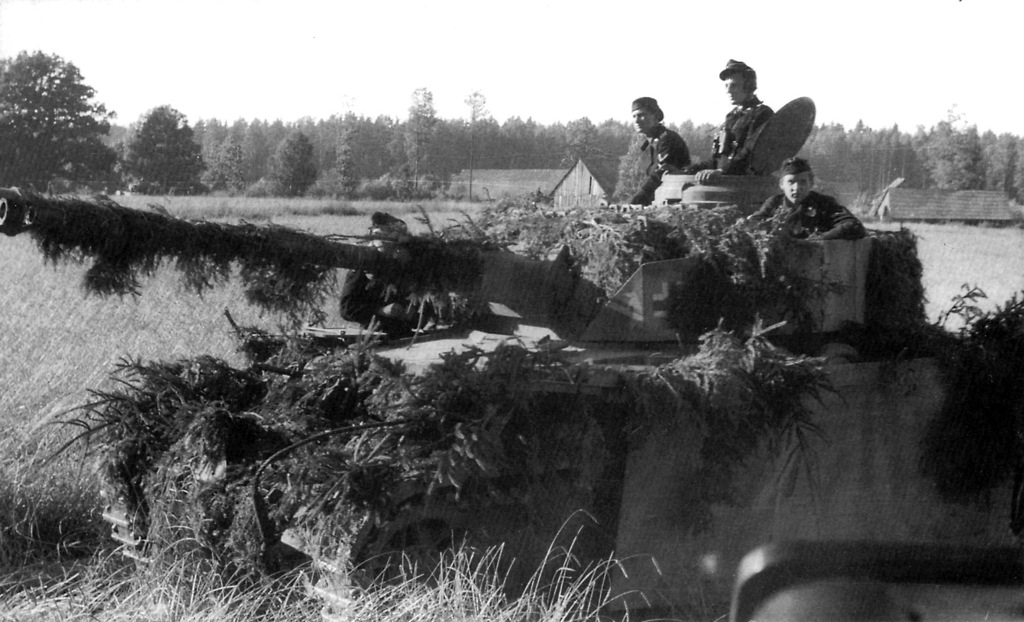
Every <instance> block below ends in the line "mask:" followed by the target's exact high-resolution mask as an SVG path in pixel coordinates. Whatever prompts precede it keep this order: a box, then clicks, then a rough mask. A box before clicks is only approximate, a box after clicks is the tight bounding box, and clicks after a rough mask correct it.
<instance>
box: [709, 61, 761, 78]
mask: <svg viewBox="0 0 1024 622" xmlns="http://www.w3.org/2000/svg"><path fill="white" fill-rule="evenodd" d="M734 73H740V74H743V75H745V76H746V75H751V76H754V77H757V72H756V71H754V70H753V69H751V67H750V65H748V64H746V63H744V62H743V61H740V60H733V59H731V58H730V59H729V62H727V63H726V64H725V69H723V70H722V71H721V73H719V74H718V79H719V80H725V79H726V78H728V77H729V76H730V75H731V74H734Z"/></svg>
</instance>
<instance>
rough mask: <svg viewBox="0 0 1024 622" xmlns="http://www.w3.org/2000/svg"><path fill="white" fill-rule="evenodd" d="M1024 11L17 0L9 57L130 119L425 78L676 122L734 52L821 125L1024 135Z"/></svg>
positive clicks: (366, 109)
mask: <svg viewBox="0 0 1024 622" xmlns="http://www.w3.org/2000/svg"><path fill="white" fill-rule="evenodd" d="M492 7H493V8H492ZM726 11H728V12H726ZM1022 25H1024V1H1022V0H856V1H845V0H842V1H840V0H786V1H785V2H779V1H772V0H721V1H716V0H699V1H690V0H673V1H669V2H661V1H651V2H643V1H632V2H595V1H593V0H591V1H588V2H558V1H557V0H546V1H538V0H517V1H516V2H511V1H505V2H486V1H481V0H416V1H407V0H391V1H390V2H373V1H370V0H359V1H353V0H323V1H315V0H288V1H276V0H275V1H271V0H265V1H260V0H244V1H243V0H173V1H162V0H160V1H152V0H134V1H133V0H0V57H4V58H11V57H14V56H16V55H17V54H18V53H19V52H21V51H29V52H33V51H37V50H39V51H42V52H45V53H47V54H56V55H58V56H60V57H61V58H63V59H64V60H66V61H70V62H72V63H74V64H75V65H76V66H77V67H78V68H79V70H80V71H81V73H82V76H83V78H84V81H85V82H86V84H88V85H90V86H92V87H93V88H94V89H96V99H97V100H98V101H99V102H101V103H103V104H104V105H106V106H107V108H108V110H112V111H114V112H115V113H117V119H116V122H117V123H119V124H122V125H127V124H129V123H133V122H135V121H137V120H138V119H139V117H140V116H141V115H143V114H144V113H145V112H146V111H148V110H150V109H152V108H155V107H157V106H161V105H170V106H172V107H174V108H175V109H177V110H179V111H180V112H182V113H183V114H184V115H186V116H187V117H188V118H189V120H190V121H191V122H192V123H195V122H196V121H198V120H199V119H210V118H216V119H219V120H222V121H226V122H231V121H234V120H236V119H239V118H242V119H246V120H252V119H262V120H267V121H273V120H276V119H281V120H282V121H286V122H289V121H295V120H297V119H299V118H301V117H312V118H314V119H321V118H327V117H330V116H331V115H334V114H343V113H345V112H349V111H351V112H355V113H356V114H360V115H367V116H371V117H376V116H377V115H381V114H383V115H388V116H391V117H395V118H405V117H406V116H407V112H408V108H409V105H410V98H411V95H412V92H413V91H414V90H415V89H416V88H419V87H426V88H428V89H430V90H431V91H432V92H433V94H434V102H435V105H436V107H437V111H438V114H439V115H440V116H441V117H444V118H459V117H462V118H465V117H467V116H468V109H467V107H466V105H465V103H464V100H465V99H466V97H467V96H468V95H469V94H470V93H472V92H473V91H480V92H481V93H483V95H484V96H485V97H486V98H487V108H488V110H489V111H490V112H491V114H492V115H493V116H494V117H495V118H496V119H497V120H498V121H504V120H505V119H507V118H509V117H512V116H519V117H522V118H524V119H525V118H527V117H532V118H533V119H535V120H537V121H539V122H541V123H545V124H547V123H553V122H568V121H571V120H574V119H579V118H581V117H589V118H590V119H591V120H592V121H594V122H595V123H599V122H601V121H603V120H605V119H609V118H617V119H621V120H624V121H625V120H628V118H629V103H630V101H632V100H633V99H634V98H636V97H638V96H641V95H647V96H652V97H655V98H657V99H658V100H659V101H660V102H661V104H662V107H663V108H664V110H665V112H666V115H667V120H668V121H669V122H679V121H683V120H685V119H691V120H693V121H694V122H697V123H701V122H714V123H718V122H720V121H721V119H722V117H723V116H724V114H725V112H726V111H727V108H728V103H727V99H726V97H725V95H724V90H723V88H722V83H721V82H720V81H719V80H718V72H719V70H720V69H721V68H722V67H724V65H725V63H726V61H727V60H729V59H730V58H735V59H738V60H742V61H745V62H747V63H748V64H750V65H751V66H753V67H754V68H755V69H756V70H757V72H758V82H759V87H760V88H759V91H758V93H759V94H760V96H761V98H762V99H763V100H764V101H765V102H766V103H768V104H769V105H771V106H773V107H774V108H776V109H778V108H779V107H780V106H781V105H782V104H784V103H785V102H787V101H790V100H792V99H794V98H796V97H801V96H809V97H811V98H812V99H814V101H815V103H816V105H817V111H818V113H817V122H818V123H829V122H836V123H841V124H843V125H844V126H846V127H847V128H851V127H853V125H855V124H856V123H857V121H858V120H863V121H864V123H866V124H867V125H868V126H870V127H873V128H882V127H891V126H892V125H893V124H899V126H900V128H901V129H902V130H904V131H908V132H912V131H914V130H915V129H916V127H917V126H918V125H923V126H925V127H931V126H932V125H934V124H935V123H937V122H939V121H941V120H943V119H945V118H946V117H947V114H948V112H949V111H950V110H951V109H953V108H954V107H955V110H956V111H957V113H959V114H960V115H962V116H963V117H964V118H965V119H966V121H967V123H969V124H973V125H976V126H977V127H978V129H979V130H981V131H986V130H992V131H995V132H997V133H1002V132H1011V133H1013V134H1016V135H1018V136H1024V111H1022V110H1021V108H1022V101H1021V100H1022V97H1021V94H1022V91H1024V87H1022V86H1021V85H1022V77H1021V61H1022V60H1024V51H1022V49H1024V48H1022V38H1024V36H1022V34H1024V33H1022Z"/></svg>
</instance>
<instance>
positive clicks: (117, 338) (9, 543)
mask: <svg viewBox="0 0 1024 622" xmlns="http://www.w3.org/2000/svg"><path fill="white" fill-rule="evenodd" d="M120 199H126V200H124V201H123V202H124V203H126V204H128V203H130V204H133V205H135V206H139V207H145V205H146V201H145V199H148V198H142V197H119V200H120ZM127 199H131V201H128V200H127ZM140 199H143V200H140ZM181 201H182V203H181V204H180V205H176V204H170V203H167V202H166V201H163V202H162V203H161V205H162V207H164V208H165V209H167V210H168V211H169V212H170V213H172V214H175V215H181V216H184V217H189V218H195V217H203V216H205V217H209V218H215V217H216V218H224V219H229V220H234V219H239V218H243V219H247V220H250V221H269V222H273V223H276V224H281V225H287V226H291V227H296V228H299V229H304V230H308V231H312V232H315V233H321V234H327V233H331V234H348V235H359V234H361V233H363V232H364V231H365V229H366V226H367V224H368V221H369V214H370V213H371V212H372V211H374V210H384V211H389V212H391V213H394V214H397V215H400V216H401V217H403V218H405V219H406V220H407V221H409V223H410V225H412V228H413V229H414V230H422V229H423V228H424V225H422V224H421V223H418V222H417V221H416V219H415V214H416V213H418V212H419V209H418V208H417V207H416V206H411V205H394V204H370V205H366V204H360V205H350V204H346V205H344V206H341V205H339V204H331V203H329V202H306V203H303V204H301V205H298V206H296V205H291V206H283V205H281V203H280V201H279V200H278V203H276V204H275V203H273V202H269V201H268V202H259V203H258V204H257V203H246V204H244V205H241V206H239V205H237V204H234V205H231V204H227V203H225V204H222V205H221V206H220V207H214V205H215V204H214V203H212V202H211V203H202V202H201V201H199V200H198V199H189V198H185V199H182V200H181ZM236 201H237V200H236ZM465 207H467V206H464V205H455V204H439V205H424V206H422V209H423V210H424V211H426V212H427V213H429V214H430V217H431V221H432V222H433V223H434V224H435V226H442V225H443V224H445V223H446V222H447V221H448V220H449V219H458V218H461V217H462V216H461V212H465V211H468V212H469V213H472V212H473V210H474V209H478V207H475V206H468V207H470V209H469V210H465V209H463V208H465ZM208 211H209V212H210V213H207V212H208ZM911 230H912V231H913V232H914V233H915V234H916V235H917V236H918V238H919V254H920V257H921V259H922V261H923V263H924V267H925V274H924V281H925V286H926V289H927V294H928V298H929V302H928V306H927V310H928V315H929V317H930V318H932V319H935V318H937V317H938V316H939V314H940V313H941V312H942V311H943V310H944V309H946V308H947V307H948V306H949V302H950V299H951V298H952V297H953V296H954V295H956V294H957V293H958V292H959V291H960V289H961V286H962V285H963V284H970V285H973V286H978V287H980V288H981V289H983V290H984V291H985V292H986V293H987V294H988V295H989V299H988V300H987V301H986V302H985V306H986V307H987V308H994V307H995V306H996V305H998V304H1000V303H1002V302H1004V301H1005V300H1007V299H1008V298H1009V297H1010V296H1012V295H1014V294H1015V293H1017V292H1020V291H1021V290H1024V230H1022V229H1019V228H1013V229H994V228H984V227H966V226H956V225H921V226H914V227H911ZM0 261H2V265H3V266H4V267H5V270H4V276H5V284H4V288H3V293H2V296H3V303H4V304H3V310H4V312H3V314H2V315H0V387H2V390H0V425H2V426H3V428H4V430H5V434H4V435H3V436H2V437H0V439H2V440H0V621H4V620H15V619H17V620H72V619H118V620H149V619H168V620H170V619H189V620H220V619H248V618H249V617H251V616H252V615H255V614H254V613H253V611H254V610H253V609H250V608H248V607H254V606H257V605H254V604H253V603H252V602H249V601H246V604H245V605H244V606H243V605H242V604H241V603H239V602H238V600H237V599H238V595H237V594H235V593H233V592H232V590H231V588H230V586H224V585H215V584H213V583H209V584H207V583H204V581H213V579H201V580H200V579H187V578H184V577H185V574H186V573H184V571H183V572H182V575H181V576H182V578H180V581H181V582H182V583H176V582H175V581H176V580H175V579H174V578H173V576H172V577H170V578H168V577H151V576H149V577H144V578H142V579H138V578H129V577H127V576H126V575H124V570H123V568H122V564H121V562H119V561H117V560H115V559H112V558H108V557H104V555H106V553H104V552H103V551H104V547H105V546H109V543H106V540H105V538H104V537H103V534H104V533H105V532H106V528H105V526H104V525H103V524H102V523H101V522H100V521H99V519H98V509H99V500H98V493H99V486H98V478H97V475H96V474H95V473H94V472H93V471H92V470H91V467H90V460H89V459H88V457H87V456H86V455H85V454H86V449H85V448H83V447H80V446H75V447H74V448H73V449H72V450H71V451H68V452H65V453H63V454H62V455H61V456H60V457H59V458H58V459H56V460H53V461H50V462H45V461H46V459H47V458H49V457H50V456H51V455H52V454H53V452H54V450H55V449H56V448H57V447H58V446H60V444H61V443H62V442H64V441H65V440H66V439H67V438H68V437H69V434H70V432H71V430H69V429H68V428H67V427H64V426H59V425H55V424H56V422H58V421H60V420H62V419H64V418H66V416H67V412H68V410H69V409H71V408H73V407H75V406H76V405H80V404H82V403H84V402H86V401H88V400H89V390H90V389H96V388H102V387H104V386H107V383H109V382H110V381H109V379H108V376H109V374H110V372H111V371H112V369H113V368H114V366H115V365H116V364H117V362H118V361H119V360H120V359H123V358H126V357H131V358H139V359H144V360H167V359H179V358H189V357H193V356H196V355H199V354H210V355H213V356H217V357H221V358H225V359H227V360H228V361H229V362H232V363H241V359H240V357H239V356H238V355H237V354H236V353H235V350H234V348H235V343H234V341H233V338H232V335H231V330H230V326H229V324H228V322H227V321H226V320H225V318H224V311H225V310H229V311H230V312H231V314H232V315H233V316H234V317H235V319H236V320H237V321H238V322H239V323H241V324H249V325H257V326H262V327H264V328H268V329H274V328H276V327H277V325H278V324H279V323H280V322H282V321H283V318H280V317H274V316H269V315H261V314H260V313H259V312H258V311H257V310H256V309H254V308H253V307H250V306H249V305H248V304H246V303H245V301H244V299H243V296H242V292H241V291H240V289H239V288H238V286H237V285H235V284H228V285H227V286H225V287H221V288H217V289H214V290H211V291H210V292H208V293H206V294H205V295H204V296H199V295H196V294H194V293H191V292H189V291H185V290H184V289H183V288H182V287H181V286H180V285H179V283H178V281H177V277H176V275H175V274H173V273H171V272H161V273H160V274H158V275H157V276H156V277H155V278H153V279H151V280H150V281H148V282H146V283H145V284H144V285H143V290H142V295H141V296H140V297H138V298H131V297H129V298H124V299H118V298H113V299H100V298H96V297H88V296H85V295H84V294H83V292H82V289H81V287H80V282H81V278H82V275H83V272H84V269H85V268H84V267H83V266H80V265H75V264H66V265H59V266H49V265H45V264H44V263H43V260H42V256H41V255H40V254H39V253H38V252H36V250H35V249H34V248H33V245H32V242H31V240H30V239H28V238H27V237H19V238H4V239H2V240H0ZM335 317H336V316H335ZM95 551H100V553H94V552H95ZM86 553H93V554H95V555H98V557H94V558H92V559H91V561H90V563H89V564H86V565H84V566H83V565H81V562H80V561H76V560H78V557H79V556H81V555H83V554H86ZM55 561H61V564H55V563H54V562H55ZM466 563H467V562H466V560H453V562H452V566H451V570H452V575H451V582H449V583H448V584H447V586H446V588H447V589H454V586H455V584H456V583H459V582H460V581H461V582H462V583H461V584H463V585H465V586H467V590H471V591H467V592H465V593H463V594H461V595H459V598H474V599H476V600H475V604H474V605H473V606H474V607H476V609H475V610H486V611H488V612H489V613H488V614H487V615H484V614H481V616H480V617H468V618H465V619H526V617H525V613H524V612H522V611H519V612H518V613H514V608H515V607H522V606H525V605H522V604H511V603H506V602H501V601H500V598H499V596H498V595H497V594H498V593H499V592H500V590H496V589H495V588H494V587H493V585H491V583H492V579H493V577H491V578H488V577H486V574H485V573H484V574H483V575H481V576H480V577H478V578H481V581H476V582H474V581H475V580H474V581H469V582H467V581H466V577H464V576H462V575H461V574H460V573H464V572H466V566H465V564H466ZM34 568H40V569H41V570H39V571H38V572H36V571H33V570H31V569H34ZM26 569H29V570H26ZM42 569H45V570H42ZM64 572H67V574H66V575H65V574H62V573H64ZM76 573H77V574H76ZM40 575H42V576H43V578H42V579H38V581H36V582H37V583H39V584H40V585H39V586H37V587H35V588H32V587H30V586H29V584H28V583H26V582H25V581H24V580H23V577H25V576H36V577H39V576H40ZM50 575H52V576H50ZM75 576H77V578H73V577H75ZM46 577H49V580H46ZM189 581H192V583H189ZM197 581H198V583H197ZM15 584H16V585H18V586H20V587H17V588H15V587H12V586H13V585H15ZM86 588H87V589H86ZM410 590H413V592H412V593H411V594H410V596H409V597H410V598H411V599H413V601H414V603H415V604H413V601H410V604H409V607H410V611H413V610H422V611H421V612H420V613H414V614H410V615H409V616H408V617H401V618H400V617H393V618H381V619H383V620H397V619H403V620H405V619H408V620H420V619H424V620H425V619H455V616H454V615H453V616H449V617H444V616H440V617H431V615H430V614H431V612H434V613H436V612H437V611H438V608H442V607H446V606H450V605H449V604H447V603H442V602H440V600H443V599H445V598H447V599H449V601H450V602H451V601H453V599H456V597H454V596H452V595H450V594H448V595H445V594H442V593H437V592H435V593H430V594H427V593H425V592H423V591H422V590H421V588H410ZM416 590H419V591H416ZM488 590H491V591H490V592H488ZM587 590H591V591H592V590H593V585H590V586H587V585H581V586H575V587H573V588H572V589H571V590H567V591H566V593H565V594H566V595H563V597H564V598H566V599H568V600H567V601H566V602H563V603H562V605H561V606H562V608H563V609H572V610H573V612H574V613H573V616H568V614H566V615H565V616H563V615H562V614H560V613H556V612H553V611H548V612H547V613H545V614H544V615H541V616H539V617H535V618H530V619H537V620H561V619H566V620H568V619H574V620H579V619H596V614H594V612H593V611H590V610H589V609H588V610H584V609H583V608H582V605H581V603H583V602H585V601H586V602H589V601H590V600H591V599H592V597H593V594H592V593H589V594H588V595H586V596H580V595H579V594H580V593H581V592H587ZM86 592H89V593H88V594H87V593H86ZM267 598H268V599H271V598H272V597H271V596H270V595H267ZM538 599H540V600H538V601H537V602H536V603H534V604H532V605H530V606H533V607H536V608H537V609H538V610H539V609H543V608H544V607H546V606H547V605H543V604H542V603H541V602H540V601H541V600H542V599H541V597H540V596H538ZM574 599H579V600H578V601H577V600H574ZM268 602H269V601H268ZM115 603H116V604H115ZM464 605H465V603H462V604H457V605H453V606H459V607H461V606H464ZM263 606H266V603H264V604H263ZM361 606H362V605H361ZM465 606H466V607H468V605H465ZM90 608H93V609H95V610H96V611H103V614H102V616H101V617H99V618H89V617H88V616H89V615H91V614H87V613H84V612H85V611H86V610H90ZM417 608H418V609H417ZM364 611H365V610H364ZM11 612H14V613H11ZM289 612H290V613H289ZM308 614H309V611H307V610H304V609H303V606H302V605H299V604H294V606H290V608H283V609H282V610H281V616H280V617H278V618H276V619H308V617H306V618H304V617H303V616H308ZM590 615H594V616H595V617H594V618H590V617H588V616H590ZM11 616H14V617H11ZM289 616H292V617H289ZM459 619H463V618H459Z"/></svg>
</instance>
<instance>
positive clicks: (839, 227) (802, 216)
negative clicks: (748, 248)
mask: <svg viewBox="0 0 1024 622" xmlns="http://www.w3.org/2000/svg"><path fill="white" fill-rule="evenodd" d="M750 218H751V219H752V220H765V219H768V218H774V219H777V220H779V221H780V222H782V223H785V226H786V227H789V232H790V233H791V234H792V235H793V237H796V238H806V237H808V236H810V235H817V236H818V237H819V239H822V240H856V239H859V238H862V237H864V235H865V234H866V232H865V231H864V225H862V224H861V222H860V220H858V219H857V217H856V216H854V215H853V214H851V213H850V210H848V209H846V208H845V207H843V206H842V205H840V204H839V202H838V201H836V200H835V199H833V198H832V197H830V196H828V195H824V194H818V193H817V192H814V191H813V190H812V191H811V192H810V194H808V195H807V198H805V199H804V200H803V201H801V202H800V204H799V205H789V204H787V203H786V195H784V194H782V193H779V194H777V195H775V196H773V197H772V198H770V199H768V200H767V201H765V202H764V204H763V205H761V208H760V209H758V210H757V211H756V212H754V213H753V214H751V215H750Z"/></svg>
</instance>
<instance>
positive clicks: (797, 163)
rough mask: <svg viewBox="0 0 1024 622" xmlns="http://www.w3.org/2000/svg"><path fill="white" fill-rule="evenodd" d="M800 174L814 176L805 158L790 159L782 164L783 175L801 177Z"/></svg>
mask: <svg viewBox="0 0 1024 622" xmlns="http://www.w3.org/2000/svg"><path fill="white" fill-rule="evenodd" d="M800 173H811V174H812V175H813V174H814V171H812V170H811V165H810V163H808V162H807V160H805V159H803V158H790V159H788V160H786V161H785V162H783V163H782V174H783V175H799V174H800Z"/></svg>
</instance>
